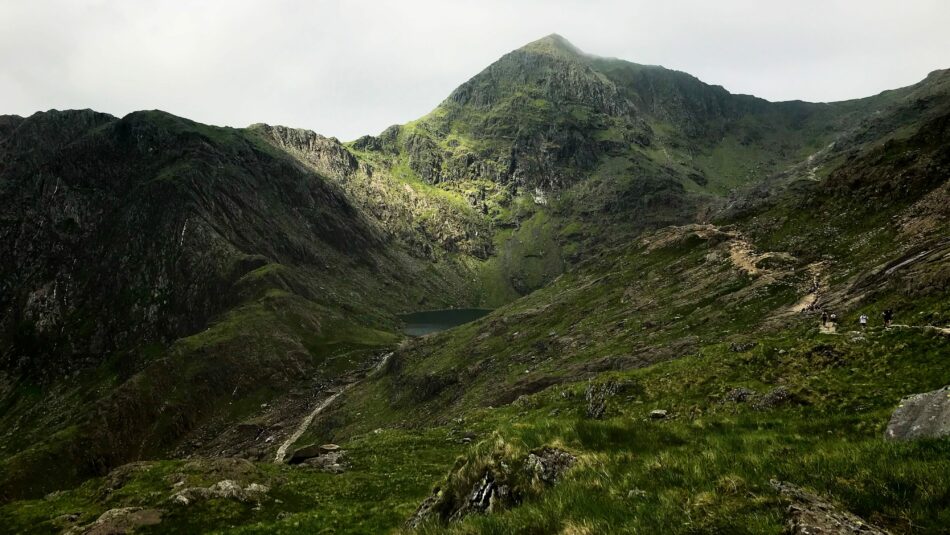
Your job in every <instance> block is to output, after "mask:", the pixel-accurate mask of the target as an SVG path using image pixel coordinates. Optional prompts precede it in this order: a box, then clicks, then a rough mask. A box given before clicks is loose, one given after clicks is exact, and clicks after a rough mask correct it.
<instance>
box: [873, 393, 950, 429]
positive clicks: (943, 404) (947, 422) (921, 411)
mask: <svg viewBox="0 0 950 535" xmlns="http://www.w3.org/2000/svg"><path fill="white" fill-rule="evenodd" d="M948 435H950V385H948V386H945V387H943V388H941V389H939V390H934V391H932V392H926V393H923V394H914V395H912V396H908V397H905V398H904V399H902V400H901V402H900V404H899V405H898V406H897V408H896V409H894V412H893V413H892V414H891V420H890V422H888V424H887V430H886V431H885V432H884V436H885V437H886V438H888V439H890V440H913V439H917V438H937V437H943V436H948Z"/></svg>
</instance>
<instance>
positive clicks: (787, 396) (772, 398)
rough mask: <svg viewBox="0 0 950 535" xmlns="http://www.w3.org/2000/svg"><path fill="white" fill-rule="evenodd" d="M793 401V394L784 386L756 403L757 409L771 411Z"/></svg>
mask: <svg viewBox="0 0 950 535" xmlns="http://www.w3.org/2000/svg"><path fill="white" fill-rule="evenodd" d="M791 401H792V393H791V392H789V391H788V389H787V388H785V387H784V386H780V387H777V388H773V389H772V390H770V391H768V392H766V393H765V394H763V395H762V396H761V397H760V398H759V399H757V400H756V401H755V402H754V404H753V405H754V406H755V408H756V409H771V408H774V407H778V406H781V405H786V404H788V403H790V402H791Z"/></svg>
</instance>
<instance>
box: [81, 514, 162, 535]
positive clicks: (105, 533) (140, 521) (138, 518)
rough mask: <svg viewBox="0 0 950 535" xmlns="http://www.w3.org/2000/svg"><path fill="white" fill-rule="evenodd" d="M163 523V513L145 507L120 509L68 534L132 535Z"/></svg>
mask: <svg viewBox="0 0 950 535" xmlns="http://www.w3.org/2000/svg"><path fill="white" fill-rule="evenodd" d="M161 521H162V511H160V510H158V509H146V508H143V507H120V508H117V509H109V510H108V511H106V512H105V513H102V515H100V516H99V518H98V519H97V520H96V521H95V522H93V523H92V524H89V525H87V526H83V527H77V528H73V529H71V530H69V531H67V532H66V533H71V534H79V533H81V534H83V535H119V534H123V533H131V532H132V531H134V530H135V529H137V528H140V527H143V526H154V525H155V524H159V523H161Z"/></svg>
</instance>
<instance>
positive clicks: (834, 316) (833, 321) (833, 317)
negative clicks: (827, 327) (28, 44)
mask: <svg viewBox="0 0 950 535" xmlns="http://www.w3.org/2000/svg"><path fill="white" fill-rule="evenodd" d="M831 325H832V326H833V327H837V326H838V315H837V314H835V313H832V314H831Z"/></svg>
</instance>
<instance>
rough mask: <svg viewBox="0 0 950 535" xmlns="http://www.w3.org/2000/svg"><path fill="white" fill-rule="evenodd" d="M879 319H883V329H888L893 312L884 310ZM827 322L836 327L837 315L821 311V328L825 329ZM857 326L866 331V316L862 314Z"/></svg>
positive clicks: (892, 319)
mask: <svg viewBox="0 0 950 535" xmlns="http://www.w3.org/2000/svg"><path fill="white" fill-rule="evenodd" d="M881 317H882V318H884V327H888V328H889V327H890V326H891V322H892V321H894V311H893V310H891V309H889V308H888V309H885V310H884V312H882V313H881ZM829 322H831V324H832V325H838V315H837V314H835V313H833V312H831V313H829V312H828V311H827V310H822V311H821V326H822V327H827V326H828V323H829ZM858 324H859V325H861V329H862V330H864V329H867V328H868V315H867V314H863V313H862V314H861V315H860V316H859V317H858Z"/></svg>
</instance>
